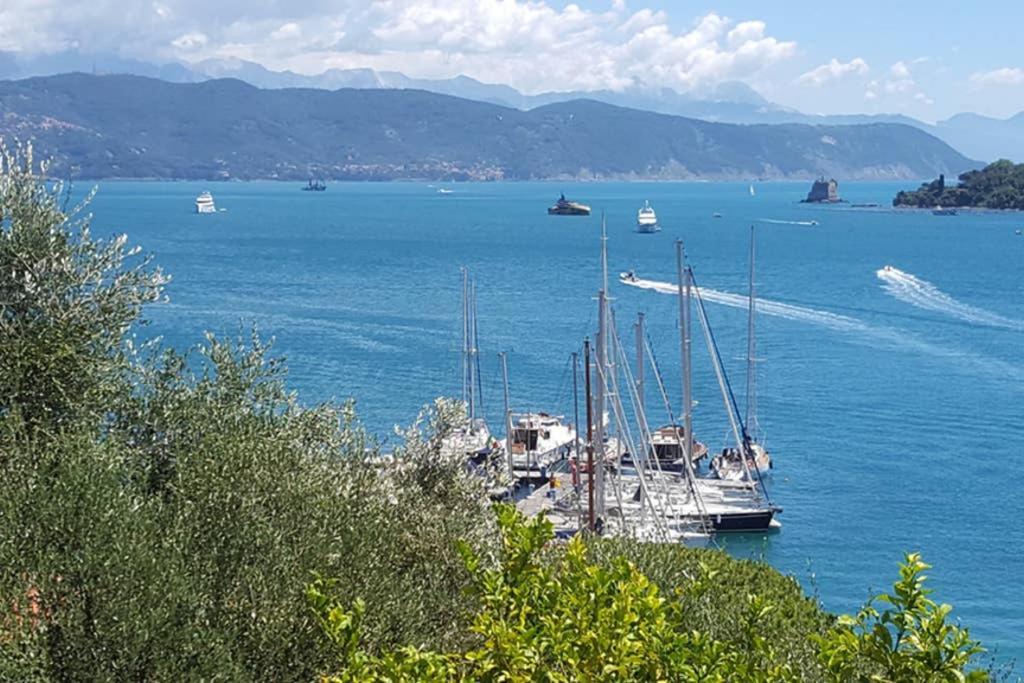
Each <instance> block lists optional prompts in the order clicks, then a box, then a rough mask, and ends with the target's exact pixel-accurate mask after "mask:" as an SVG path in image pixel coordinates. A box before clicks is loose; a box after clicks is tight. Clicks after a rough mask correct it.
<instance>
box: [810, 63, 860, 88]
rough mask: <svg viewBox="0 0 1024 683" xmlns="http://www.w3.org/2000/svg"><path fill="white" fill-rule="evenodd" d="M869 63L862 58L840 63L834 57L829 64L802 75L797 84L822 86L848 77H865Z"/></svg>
mask: <svg viewBox="0 0 1024 683" xmlns="http://www.w3.org/2000/svg"><path fill="white" fill-rule="evenodd" d="M869 70H870V67H869V66H868V63H867V62H866V61H864V60H863V59H862V58H860V57H855V58H853V59H851V60H850V61H848V62H845V63H843V62H840V61H839V60H838V59H835V58H834V57H833V58H832V59H831V60H830V61H829V62H828V63H827V64H822V65H821V66H819V67H817V68H816V69H812V70H810V71H808V72H807V73H805V74H802V75H801V76H800V78H798V79H797V82H799V83H802V84H803V85H811V86H815V87H818V86H822V85H825V84H826V83H832V82H834V81H840V80H843V79H844V78H846V77H848V76H863V75H865V74H867V73H868V71H869Z"/></svg>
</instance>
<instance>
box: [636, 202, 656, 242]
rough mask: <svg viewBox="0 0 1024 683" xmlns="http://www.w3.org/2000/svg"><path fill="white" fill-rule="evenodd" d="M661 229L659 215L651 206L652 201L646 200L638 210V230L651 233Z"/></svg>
mask: <svg viewBox="0 0 1024 683" xmlns="http://www.w3.org/2000/svg"><path fill="white" fill-rule="evenodd" d="M659 230H661V228H659V227H658V216H657V214H655V213H654V209H652V208H651V203H650V202H648V201H645V202H644V205H643V207H642V208H641V209H640V210H639V211H637V212H636V231H637V232H642V233H647V234H650V233H654V232H658V231H659Z"/></svg>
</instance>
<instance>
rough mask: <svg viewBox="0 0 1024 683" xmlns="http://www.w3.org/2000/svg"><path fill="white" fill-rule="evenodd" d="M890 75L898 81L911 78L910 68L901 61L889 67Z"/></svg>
mask: <svg viewBox="0 0 1024 683" xmlns="http://www.w3.org/2000/svg"><path fill="white" fill-rule="evenodd" d="M889 73H890V74H891V75H892V76H893V78H896V79H906V78H910V67H909V66H907V63H906V62H904V61H902V60H901V61H898V62H896V63H895V64H893V65H892V66H890V67H889Z"/></svg>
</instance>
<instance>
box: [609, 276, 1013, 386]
mask: <svg viewBox="0 0 1024 683" xmlns="http://www.w3.org/2000/svg"><path fill="white" fill-rule="evenodd" d="M619 282H620V283H621V284H624V285H629V286H630V287H636V288H638V289H649V290H652V291H655V292H660V293H662V294H672V295H675V294H678V292H679V289H678V287H677V286H676V285H675V284H673V283H671V282H659V281H657V280H644V279H641V278H636V277H629V276H623V277H620V278H619ZM699 291H700V295H701V297H703V298H704V299H705V300H706V301H709V302H711V303H715V304H719V305H723V306H729V307H732V308H740V309H746V308H747V305H748V302H749V300H748V299H747V297H746V296H743V295H741V294H733V293H731V292H719V291H717V290H714V289H707V288H705V287H700V288H699ZM756 301H757V312H758V314H759V315H761V314H763V315H769V316H774V317H777V318H785V319H786V320H794V321H798V322H805V323H810V324H813V325H818V326H821V327H825V328H828V329H831V330H835V331H837V332H845V333H851V340H854V339H856V338H857V337H860V338H861V339H863V340H872V341H871V343H872V344H874V343H879V342H880V343H883V344H885V345H886V346H890V347H895V348H902V349H909V350H911V351H914V352H916V353H927V354H929V355H932V356H936V357H939V358H946V359H950V360H953V361H955V362H956V363H957V364H958V365H961V366H962V365H963V364H964V363H965V362H966V363H969V364H971V365H973V366H975V367H976V368H978V369H980V370H982V371H984V372H985V373H986V374H989V375H993V376H996V377H999V378H1001V379H1005V378H1013V379H1016V380H1021V381H1024V370H1022V369H1021V368H1019V367H1017V366H1016V365H1012V364H1010V363H1006V362H1004V361H1000V360H997V359H994V358H989V357H986V356H979V355H977V354H975V353H972V352H970V351H967V350H959V349H950V348H946V347H943V346H938V345H936V344H933V343H931V342H927V341H924V340H922V339H917V338H915V337H913V336H912V335H910V334H907V333H906V332H905V331H903V330H898V329H895V328H892V327H884V326H877V325H871V324H869V323H866V322H864V321H863V320H859V319H857V318H852V317H850V316H846V315H840V314H838V313H829V312H828V311H821V310H818V309H815V308H807V307H804V306H795V305H793V304H785V303H782V302H781V301H772V300H771V299H760V298H759V299H757V300H756Z"/></svg>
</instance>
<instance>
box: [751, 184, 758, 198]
mask: <svg viewBox="0 0 1024 683" xmlns="http://www.w3.org/2000/svg"><path fill="white" fill-rule="evenodd" d="M755 194H757V193H756V192H754V186H753V184H751V186H750V196H751V197H753V196H754V195H755Z"/></svg>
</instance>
